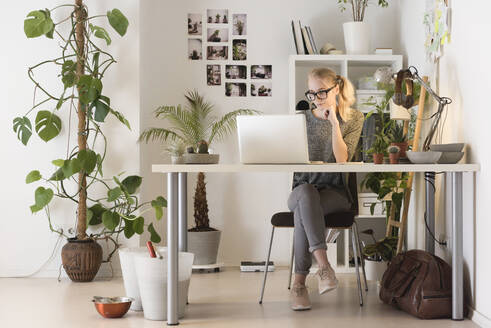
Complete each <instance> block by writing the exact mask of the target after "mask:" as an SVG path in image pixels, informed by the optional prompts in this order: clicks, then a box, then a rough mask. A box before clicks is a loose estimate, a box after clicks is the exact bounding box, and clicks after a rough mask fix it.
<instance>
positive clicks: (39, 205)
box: [31, 187, 53, 213]
mask: <svg viewBox="0 0 491 328" xmlns="http://www.w3.org/2000/svg"><path fill="white" fill-rule="evenodd" d="M51 199H53V190H51V189H50V188H47V189H45V188H44V187H38V188H37V189H36V191H35V192H34V201H35V203H34V205H32V206H31V212H32V213H35V212H38V211H40V210H42V209H43V207H45V206H46V205H48V204H49V202H50V201H51Z"/></svg>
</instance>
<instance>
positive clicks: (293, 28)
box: [292, 21, 299, 54]
mask: <svg viewBox="0 0 491 328" xmlns="http://www.w3.org/2000/svg"><path fill="white" fill-rule="evenodd" d="M292 34H293V41H294V42H295V50H296V51H297V54H299V51H298V41H297V36H296V35H295V23H294V22H293V21H292Z"/></svg>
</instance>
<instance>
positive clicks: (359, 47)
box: [337, 0, 389, 55]
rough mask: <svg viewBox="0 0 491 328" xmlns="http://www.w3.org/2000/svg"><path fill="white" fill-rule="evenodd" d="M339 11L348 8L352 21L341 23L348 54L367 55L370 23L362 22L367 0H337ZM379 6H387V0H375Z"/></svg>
mask: <svg viewBox="0 0 491 328" xmlns="http://www.w3.org/2000/svg"><path fill="white" fill-rule="evenodd" d="M337 1H338V4H339V8H340V10H341V11H345V10H346V9H348V8H349V9H350V10H351V12H352V17H353V21H352V22H347V23H344V24H343V31H344V43H345V46H346V53H347V54H349V55H367V54H369V53H371V51H370V49H371V48H370V25H368V24H367V23H366V22H364V21H363V20H364V18H365V12H366V9H367V7H368V5H369V1H368V0H337ZM377 1H378V5H379V6H380V7H383V8H385V7H387V6H388V5H389V2H388V1H387V0H377Z"/></svg>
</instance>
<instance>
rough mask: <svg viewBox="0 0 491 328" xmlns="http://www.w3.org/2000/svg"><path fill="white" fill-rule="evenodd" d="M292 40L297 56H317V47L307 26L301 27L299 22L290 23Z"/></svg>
mask: <svg viewBox="0 0 491 328" xmlns="http://www.w3.org/2000/svg"><path fill="white" fill-rule="evenodd" d="M292 32H293V40H294V41H295V48H296V49H297V54H298V55H316V54H319V51H318V50H317V46H316V44H315V41H314V36H313V35H312V30H311V29H310V27H309V26H303V27H302V25H301V24H300V21H298V22H295V21H292Z"/></svg>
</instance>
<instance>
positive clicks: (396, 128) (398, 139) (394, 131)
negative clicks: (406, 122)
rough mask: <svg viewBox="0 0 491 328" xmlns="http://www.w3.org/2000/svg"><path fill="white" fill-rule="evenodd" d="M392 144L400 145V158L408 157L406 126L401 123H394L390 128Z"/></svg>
mask: <svg viewBox="0 0 491 328" xmlns="http://www.w3.org/2000/svg"><path fill="white" fill-rule="evenodd" d="M390 139H391V143H390V145H391V146H397V147H399V158H406V151H407V147H408V142H407V137H406V134H404V126H403V125H402V124H399V123H394V124H393V125H392V128H391V130H390Z"/></svg>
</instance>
